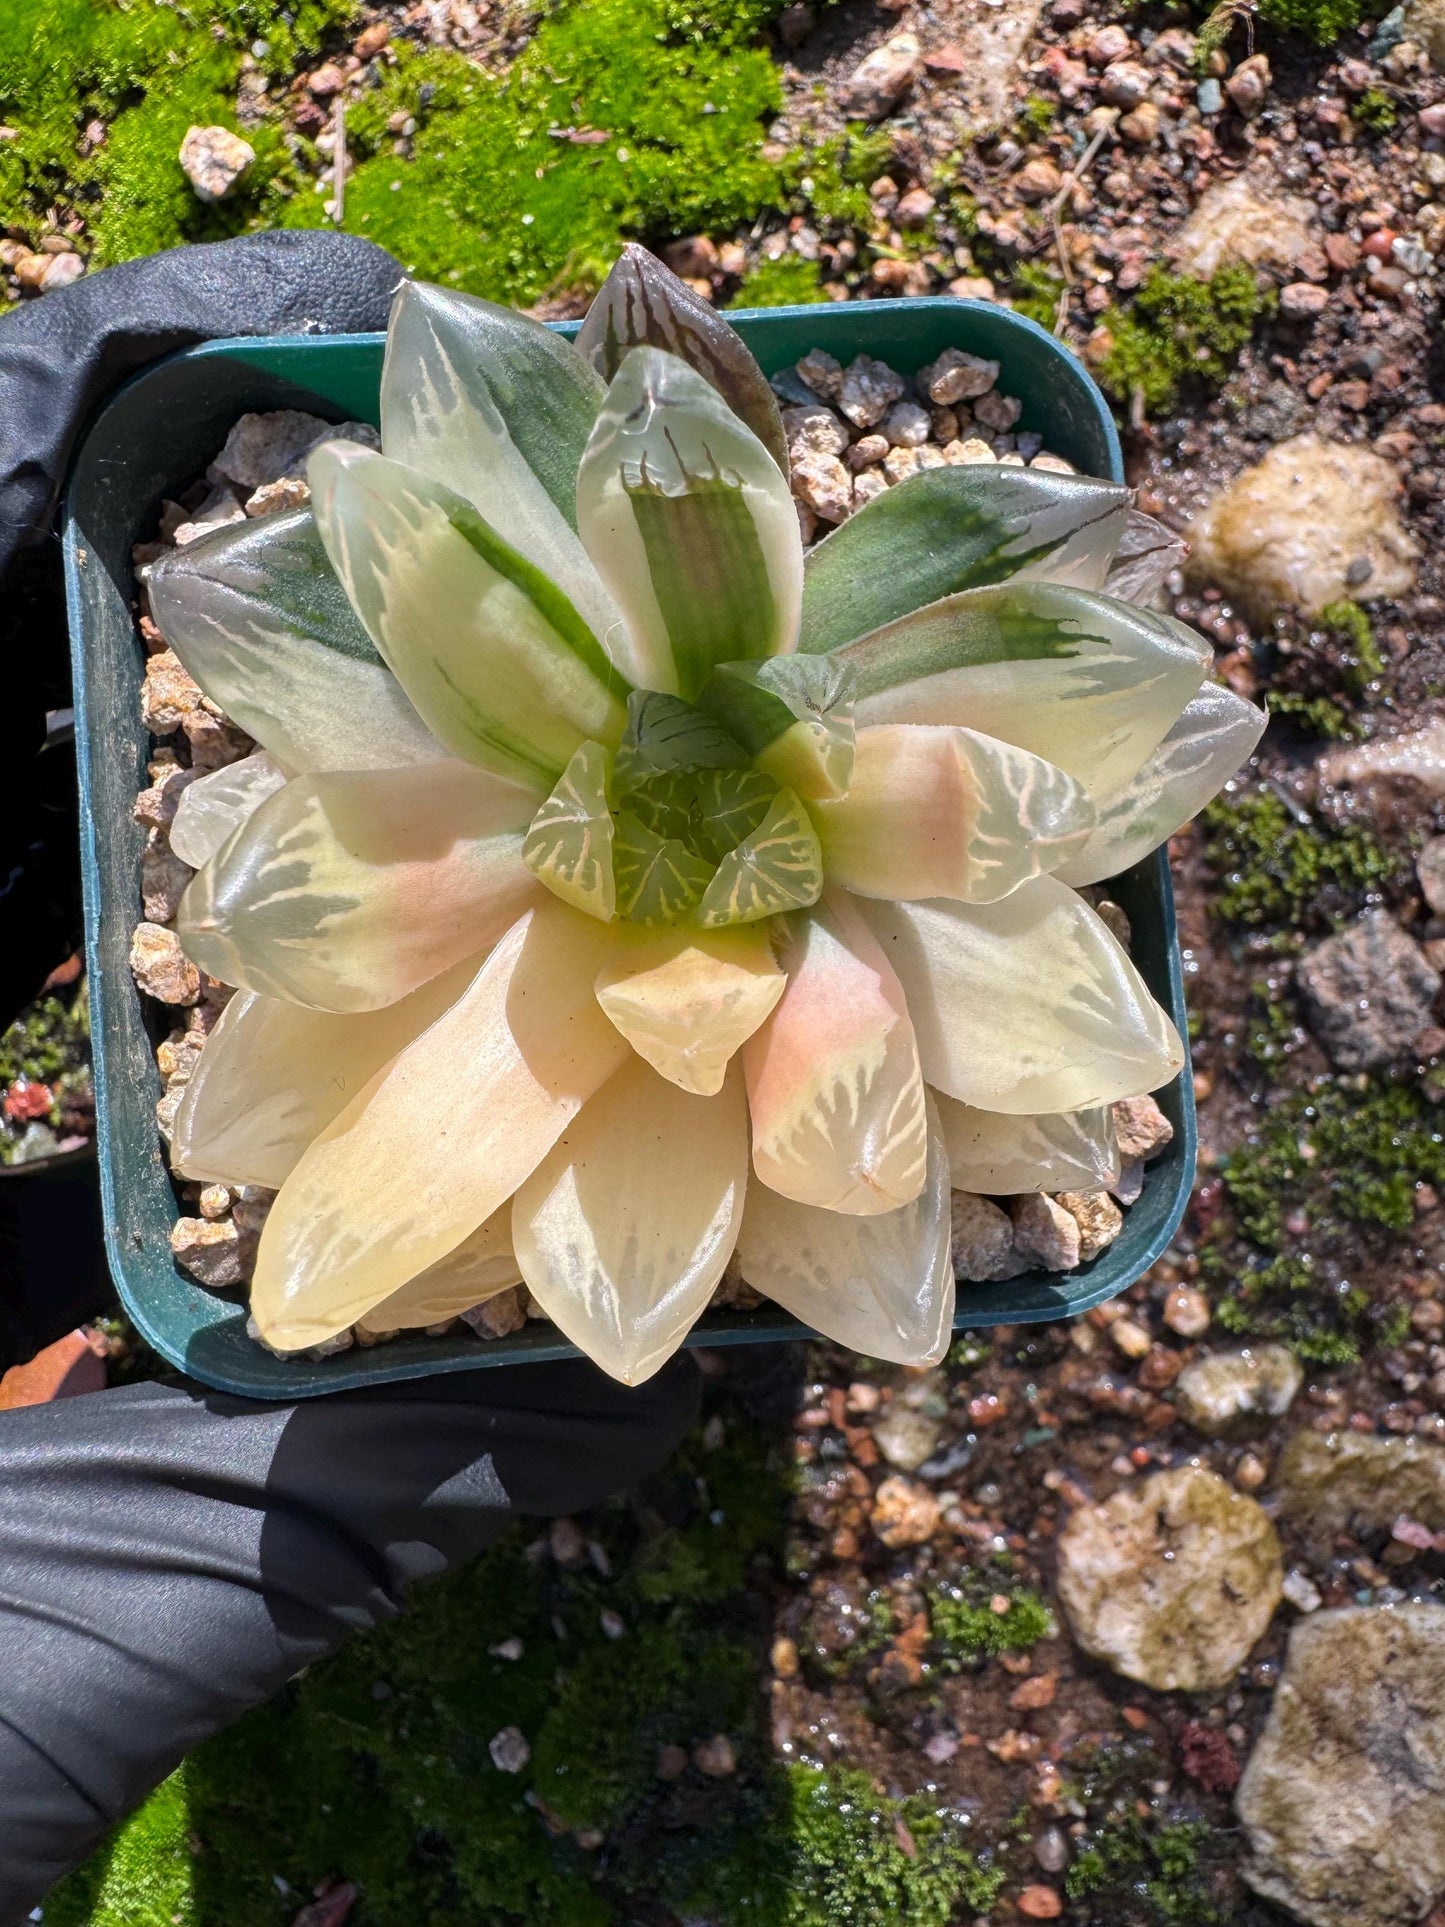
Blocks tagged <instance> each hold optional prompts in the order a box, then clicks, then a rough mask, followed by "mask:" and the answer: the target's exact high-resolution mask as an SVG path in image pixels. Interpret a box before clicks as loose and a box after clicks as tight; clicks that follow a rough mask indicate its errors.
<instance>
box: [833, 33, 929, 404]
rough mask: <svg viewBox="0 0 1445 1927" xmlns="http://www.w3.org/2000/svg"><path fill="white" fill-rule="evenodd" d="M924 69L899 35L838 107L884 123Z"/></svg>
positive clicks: (847, 86) (909, 40)
mask: <svg viewBox="0 0 1445 1927" xmlns="http://www.w3.org/2000/svg"><path fill="white" fill-rule="evenodd" d="M922 66H923V56H922V52H921V50H920V48H919V44H918V35H917V34H915V33H896V34H894V35H893V37H892V39H891V40H885V41H884V43H883V45H882V46H881V47H875V48H874V50H873V52H872V53H871V54H868V55H866V56H865V57H864V58H863V59H862V60H860V61H859V63H858V65H857V66H856V67H855V68H854V69H853V71H852V73H851V74H850V75H849V76H848V78H847V80H845V81H844V83H843V85H842V87H841V88H840V89H839V93H838V101H839V105H840V106H841V107H842V109H843V111H844V113H845V114H851V115H856V116H857V118H858V119H859V120H882V119H883V118H884V117H885V116H886V115H888V114H891V113H892V112H893V110H894V108H895V107H897V106H898V104H899V103H900V102H901V101H902V100H903V98H904V97H905V95H907V94H908V93H909V92H911V90H912V87H913V83H914V81H916V80H917V78H918V76H919V73H920V72H921V71H922ZM875 420H876V417H875Z"/></svg>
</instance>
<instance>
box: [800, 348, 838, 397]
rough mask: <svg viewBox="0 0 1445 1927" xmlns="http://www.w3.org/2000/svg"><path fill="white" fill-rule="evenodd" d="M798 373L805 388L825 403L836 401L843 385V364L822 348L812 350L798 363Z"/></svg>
mask: <svg viewBox="0 0 1445 1927" xmlns="http://www.w3.org/2000/svg"><path fill="white" fill-rule="evenodd" d="M797 372H798V375H799V377H800V379H801V380H802V382H803V384H804V386H805V387H808V388H811V389H812V391H813V393H814V394H815V395H821V396H822V398H823V400H824V401H834V400H836V398H837V395H838V390H839V389H840V388H841V387H842V385H843V364H842V363H841V362H840V361H835V360H834V359H833V357H832V355H830V354H827V353H825V351H824V350H823V349H822V348H810V349H809V350H808V352H807V354H805V355H804V356H803V359H802V360H801V361H800V362H799V363H798V366H797Z"/></svg>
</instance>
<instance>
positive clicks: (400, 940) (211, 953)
mask: <svg viewBox="0 0 1445 1927" xmlns="http://www.w3.org/2000/svg"><path fill="white" fill-rule="evenodd" d="M535 807H536V804H535V799H534V798H533V796H532V795H531V794H530V793H529V792H528V791H526V790H524V789H521V788H518V787H517V786H515V785H513V784H511V783H508V782H507V781H505V780H504V779H503V778H501V777H496V776H491V775H489V774H487V772H486V771H484V770H478V769H473V768H472V767H471V766H470V765H469V764H466V763H458V762H445V763H429V764H427V765H426V766H425V767H424V768H421V769H406V770H368V771H364V772H356V773H343V772H335V773H332V774H329V775H322V776H298V777H296V778H295V779H294V780H293V781H292V782H290V783H288V784H287V785H286V786H285V788H284V789H281V790H278V791H277V792H276V793H275V794H274V795H273V796H270V797H268V798H267V799H266V801H265V802H264V803H262V804H261V806H260V807H259V808H258V809H257V810H255V811H254V812H253V813H252V814H251V815H250V816H249V817H247V818H246V820H245V821H244V822H243V823H242V825H241V827H240V829H239V830H237V831H236V832H235V834H234V835H233V836H232V837H231V839H230V841H229V842H227V843H226V844H225V845H224V846H223V847H222V848H221V849H220V850H219V851H218V852H217V854H216V855H215V856H214V857H213V858H212V859H211V861H210V862H209V863H208V864H207V865H206V867H205V869H203V870H202V871H201V872H200V873H199V874H198V875H197V876H196V877H194V878H193V879H192V880H191V882H190V884H189V886H188V887H187V889H186V893H185V896H184V897H183V898H182V899H181V906H180V911H179V913H178V915H177V919H176V928H177V930H178V932H179V933H180V937H181V942H182V944H183V946H184V947H185V949H186V950H187V952H188V954H190V955H191V956H192V957H193V958H194V959H195V961H196V962H197V963H198V964H200V966H201V968H202V969H203V970H209V971H210V972H211V973H212V975H214V976H217V977H219V978H220V979H221V980H222V982H223V983H228V984H239V985H240V986H242V987H243V988H244V989H246V990H255V991H259V992H260V993H261V994H262V995H263V996H266V997H279V998H282V999H284V1000H285V1001H287V1002H289V1003H295V1004H306V1005H309V1006H310V1007H312V1008H313V1009H317V1010H334V1011H352V1012H355V1011H362V1010H377V1009H380V1008H381V1007H382V1006H383V1005H385V1004H392V1003H395V1002H396V1001H397V999H398V998H400V997H405V996H406V995H407V993H408V992H409V991H412V990H415V989H416V988H417V986H418V985H419V984H423V983H425V982H426V981H427V980H428V978H431V977H435V976H436V975H438V973H439V972H441V971H443V970H447V969H449V968H450V967H451V966H452V965H453V964H454V963H457V962H459V961H460V959H461V958H463V957H470V956H474V955H475V954H476V953H477V952H478V951H479V950H484V949H485V948H486V947H487V946H488V945H489V944H491V943H493V942H495V941H496V939H497V938H498V937H499V936H500V935H501V933H502V931H503V930H505V929H506V928H507V927H508V926H509V925H510V924H511V923H513V922H514V921H515V920H516V918H517V917H518V916H519V915H520V914H521V912H522V910H523V909H524V908H525V907H526V905H527V904H528V902H530V901H531V900H532V899H533V898H534V897H535V896H537V895H539V894H540V887H539V885H538V884H537V882H536V880H535V879H534V878H533V876H532V875H531V873H530V871H529V870H528V869H527V868H526V866H525V864H524V863H523V862H522V829H523V826H524V825H525V824H526V823H527V821H528V819H529V817H530V816H531V814H532V811H533V810H534V808H535Z"/></svg>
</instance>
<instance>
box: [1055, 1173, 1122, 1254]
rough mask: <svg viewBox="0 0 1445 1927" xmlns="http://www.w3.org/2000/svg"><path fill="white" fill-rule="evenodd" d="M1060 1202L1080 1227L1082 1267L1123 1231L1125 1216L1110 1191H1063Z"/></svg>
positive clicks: (1060, 1194)
mask: <svg viewBox="0 0 1445 1927" xmlns="http://www.w3.org/2000/svg"><path fill="white" fill-rule="evenodd" d="M1058 1201H1059V1203H1060V1204H1061V1205H1062V1206H1063V1208H1064V1210H1065V1211H1067V1212H1068V1213H1069V1214H1070V1216H1071V1217H1072V1218H1073V1219H1074V1220H1075V1221H1076V1223H1077V1224H1078V1227H1079V1262H1080V1264H1087V1263H1088V1262H1089V1260H1090V1259H1091V1258H1097V1257H1098V1255H1099V1253H1100V1252H1101V1251H1103V1250H1105V1249H1107V1247H1108V1246H1109V1245H1111V1244H1113V1242H1114V1240H1115V1239H1116V1238H1117V1237H1118V1235H1119V1233H1120V1232H1121V1231H1122V1230H1123V1229H1124V1214H1123V1212H1122V1211H1121V1210H1120V1209H1119V1207H1118V1205H1117V1204H1115V1202H1114V1200H1113V1199H1112V1198H1111V1197H1110V1196H1109V1194H1108V1192H1107V1191H1061V1192H1060V1193H1059V1199H1058Z"/></svg>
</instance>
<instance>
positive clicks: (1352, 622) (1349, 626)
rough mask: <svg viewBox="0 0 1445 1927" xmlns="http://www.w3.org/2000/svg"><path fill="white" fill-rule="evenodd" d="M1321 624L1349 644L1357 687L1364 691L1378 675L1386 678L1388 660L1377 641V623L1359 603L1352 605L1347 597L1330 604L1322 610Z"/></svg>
mask: <svg viewBox="0 0 1445 1927" xmlns="http://www.w3.org/2000/svg"><path fill="white" fill-rule="evenodd" d="M1320 624H1321V626H1322V627H1323V628H1325V629H1327V630H1329V631H1330V632H1331V633H1332V634H1334V635H1335V636H1337V637H1339V638H1340V639H1341V640H1342V641H1345V642H1347V643H1348V644H1349V645H1350V647H1351V649H1352V650H1353V666H1354V669H1355V672H1356V675H1357V677H1358V681H1357V684H1356V687H1357V688H1359V689H1363V688H1364V687H1365V686H1366V685H1367V684H1368V683H1371V682H1373V681H1374V679H1375V677H1376V676H1379V675H1383V673H1384V669H1385V659H1384V657H1383V656H1382V655H1381V654H1380V645H1379V644H1378V643H1377V642H1376V640H1375V628H1374V624H1373V623H1372V622H1371V621H1370V618H1369V616H1368V614H1367V613H1366V612H1365V610H1363V609H1362V608H1361V607H1360V605H1359V603H1358V602H1351V601H1350V599H1349V598H1348V597H1345V598H1344V599H1343V600H1342V601H1339V602H1331V603H1329V604H1328V605H1327V606H1326V607H1325V608H1323V609H1321V610H1320Z"/></svg>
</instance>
